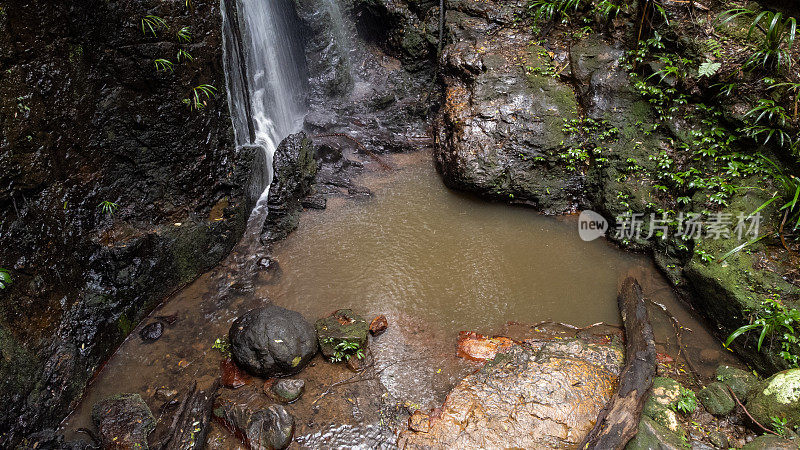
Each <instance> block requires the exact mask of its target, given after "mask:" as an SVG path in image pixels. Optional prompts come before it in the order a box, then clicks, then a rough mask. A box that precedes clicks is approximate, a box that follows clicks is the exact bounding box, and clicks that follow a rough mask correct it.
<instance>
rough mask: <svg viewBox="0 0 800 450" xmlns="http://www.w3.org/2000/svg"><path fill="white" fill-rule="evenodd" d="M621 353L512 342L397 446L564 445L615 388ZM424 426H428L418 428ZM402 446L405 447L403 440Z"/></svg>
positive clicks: (578, 344) (582, 432)
mask: <svg viewBox="0 0 800 450" xmlns="http://www.w3.org/2000/svg"><path fill="white" fill-rule="evenodd" d="M622 358H623V357H622V352H621V350H620V349H618V348H616V347H611V346H605V345H598V344H586V343H584V342H582V341H579V340H571V341H564V342H553V343H546V344H544V345H543V346H541V348H540V349H539V351H538V352H537V351H535V350H533V349H531V348H529V347H526V346H521V345H516V346H514V347H512V348H511V349H510V350H509V351H508V353H505V354H498V355H497V357H496V358H495V359H494V360H493V361H491V362H490V363H488V364H486V366H484V367H483V368H482V369H481V370H480V371H478V372H477V373H475V374H473V375H470V376H468V377H466V378H465V379H463V380H462V381H461V382H460V383H459V384H458V385H457V386H456V387H455V388H454V389H453V390H452V391H451V392H450V394H449V395H448V396H447V400H446V401H445V403H444V405H443V406H442V411H441V414H440V415H438V416H436V415H435V416H433V417H431V418H430V423H429V424H427V423H426V421H425V420H424V419H425V418H424V417H417V418H416V419H415V421H414V428H416V429H418V430H420V432H415V431H413V430H411V431H404V432H403V433H402V434H401V437H400V446H401V448H531V447H535V448H570V447H575V446H577V445H578V444H579V443H580V442H581V440H582V439H583V438H584V437H585V436H586V434H587V433H588V432H589V431H590V430H591V428H592V427H593V426H594V422H595V420H596V418H597V414H598V413H599V412H600V410H601V409H602V408H603V406H605V404H606V402H607V401H608V399H609V398H611V395H612V394H613V392H614V389H615V380H616V377H617V375H618V374H619V370H620V368H621V366H622ZM425 428H427V432H424V429H425ZM403 445H405V447H403Z"/></svg>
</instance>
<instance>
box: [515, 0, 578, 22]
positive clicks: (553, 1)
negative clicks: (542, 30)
mask: <svg viewBox="0 0 800 450" xmlns="http://www.w3.org/2000/svg"><path fill="white" fill-rule="evenodd" d="M580 4H581V0H529V1H528V11H529V13H530V14H531V15H532V16H533V19H534V20H535V21H536V22H549V21H551V20H554V19H555V18H556V17H557V18H558V19H559V20H560V21H561V22H562V23H567V22H569V14H568V12H569V11H572V12H575V11H577V10H578V7H580Z"/></svg>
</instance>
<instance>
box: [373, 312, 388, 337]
mask: <svg viewBox="0 0 800 450" xmlns="http://www.w3.org/2000/svg"><path fill="white" fill-rule="evenodd" d="M388 326H389V321H388V320H386V316H384V315H383V314H381V315H380V316H378V317H376V318H374V319H372V322H370V324H369V332H370V333H371V334H372V335H373V336H378V335H381V334H383V332H384V331H386V328H387V327H388Z"/></svg>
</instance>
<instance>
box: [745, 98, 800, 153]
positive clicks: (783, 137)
mask: <svg viewBox="0 0 800 450" xmlns="http://www.w3.org/2000/svg"><path fill="white" fill-rule="evenodd" d="M745 117H747V118H751V119H753V124H752V125H750V126H748V127H747V128H745V132H746V133H747V135H748V136H750V137H752V138H754V139H757V140H762V139H763V143H764V144H766V143H767V142H769V141H770V139H772V138H773V137H775V140H780V145H781V146H784V145H787V144H788V146H790V147H791V145H792V142H793V140H792V136H791V135H790V134H789V133H788V132H787V131H786V130H785V127H786V124H787V122H789V121H790V120H791V118H790V117H789V115H788V114H787V113H786V109H784V107H783V106H781V105H779V104H778V103H776V102H775V100H772V99H767V98H762V99H759V100H758V101H757V102H756V106H754V107H753V108H752V109H751V110H750V111H747V113H746V114H745Z"/></svg>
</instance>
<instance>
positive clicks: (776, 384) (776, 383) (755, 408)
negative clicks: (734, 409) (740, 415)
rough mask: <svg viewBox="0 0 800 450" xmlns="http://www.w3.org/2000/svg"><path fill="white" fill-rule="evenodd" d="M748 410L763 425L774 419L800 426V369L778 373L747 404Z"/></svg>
mask: <svg viewBox="0 0 800 450" xmlns="http://www.w3.org/2000/svg"><path fill="white" fill-rule="evenodd" d="M747 410H748V411H749V412H750V414H751V415H752V416H753V418H755V419H756V420H758V421H759V422H761V423H766V424H769V423H771V422H772V418H773V417H779V418H783V419H786V425H787V426H789V427H795V426H797V425H800V369H789V370H786V371H783V372H780V373H777V374H775V375H773V376H772V377H770V378H769V379H768V380H767V381H765V382H764V383H763V384H762V385H761V386H760V387H759V388H758V389H757V390H756V391H755V392H754V393H753V395H752V397H751V398H750V399H749V400H748V402H747Z"/></svg>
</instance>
